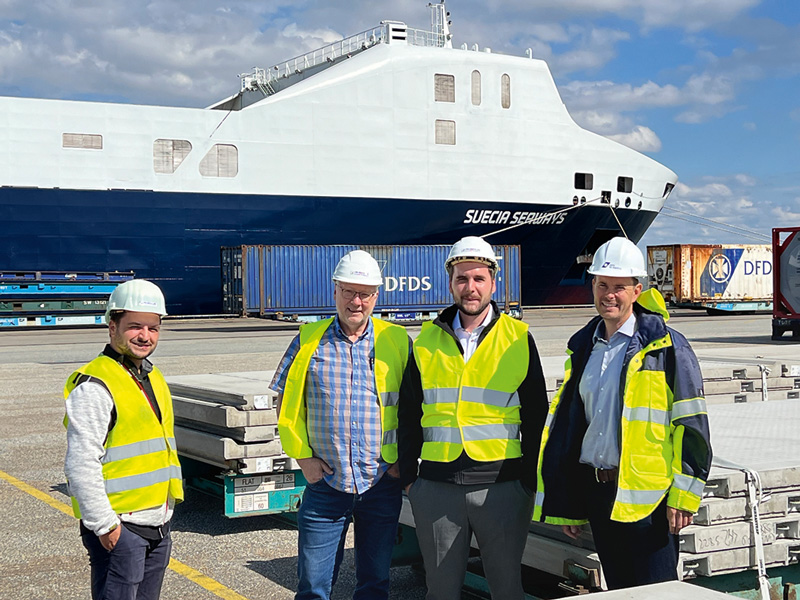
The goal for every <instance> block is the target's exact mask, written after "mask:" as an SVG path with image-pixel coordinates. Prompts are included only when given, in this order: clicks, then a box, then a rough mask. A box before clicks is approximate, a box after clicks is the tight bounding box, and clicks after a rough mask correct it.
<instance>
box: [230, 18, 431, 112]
mask: <svg viewBox="0 0 800 600" xmlns="http://www.w3.org/2000/svg"><path fill="white" fill-rule="evenodd" d="M403 40H405V42H406V43H407V44H409V45H411V46H432V47H436V48H443V47H444V46H445V41H446V36H445V34H443V33H440V32H436V31H425V30H423V29H411V28H409V27H406V25H405V24H404V23H398V22H396V21H385V22H384V23H382V24H381V25H380V26H378V27H373V28H371V29H367V30H365V31H362V32H361V33H357V34H355V35H352V36H350V37H347V38H344V39H341V40H339V41H338V42H333V43H332V44H328V45H327V46H323V47H322V48H318V49H317V50H312V51H311V52H306V53H305V54H301V55H300V56H296V57H294V58H291V59H289V60H287V61H284V62H282V63H278V64H277V65H273V66H271V67H270V68H268V69H260V68H258V67H254V68H253V71H252V72H251V73H243V74H242V75H239V77H240V79H241V80H242V86H241V91H242V92H245V91H247V90H260V91H261V92H262V93H263V94H264V95H265V96H270V95H272V94H274V93H275V92H276V91H277V90H276V89H275V88H276V85H275V84H276V82H278V81H280V80H282V79H286V78H289V77H293V76H295V75H300V74H302V73H303V72H304V71H306V70H307V69H311V68H313V67H316V66H319V65H323V64H333V63H334V62H336V60H337V59H339V58H342V57H348V58H349V57H351V56H353V55H354V54H356V53H358V52H361V51H363V50H366V49H367V48H370V47H372V46H374V45H375V44H381V43H384V44H388V43H397V42H398V41H403Z"/></svg>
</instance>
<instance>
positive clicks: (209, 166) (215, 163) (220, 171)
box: [200, 144, 239, 177]
mask: <svg viewBox="0 0 800 600" xmlns="http://www.w3.org/2000/svg"><path fill="white" fill-rule="evenodd" d="M238 172H239V150H238V149H237V148H236V146H232V145H231V144H215V145H214V147H213V148H211V150H209V151H208V154H206V155H205V156H204V157H203V160H201V161H200V175H203V176H205V177H236V174H237V173H238Z"/></svg>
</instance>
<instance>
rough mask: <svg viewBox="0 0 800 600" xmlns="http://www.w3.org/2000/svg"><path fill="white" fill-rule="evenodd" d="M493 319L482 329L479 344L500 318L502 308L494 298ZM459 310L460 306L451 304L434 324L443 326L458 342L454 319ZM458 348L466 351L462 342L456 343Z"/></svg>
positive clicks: (462, 351) (492, 302)
mask: <svg viewBox="0 0 800 600" xmlns="http://www.w3.org/2000/svg"><path fill="white" fill-rule="evenodd" d="M491 304H492V311H493V313H492V320H491V321H489V323H488V325H486V327H484V328H483V331H481V334H480V336H479V337H478V344H480V343H481V342H482V341H483V338H485V337H486V335H487V334H488V333H489V331H491V329H492V327H494V324H495V323H497V320H498V319H499V318H500V314H501V313H500V309H499V308H498V307H497V303H496V302H495V301H494V300H492V301H491ZM457 312H458V306H456V305H455V304H451V305H450V306H448V307H447V308H445V309H444V310H443V311H442V312H440V313H439V316H438V317H436V319H434V321H433V324H434V325H437V326H439V327H441V328H442V329H443V330H444V331H445V332H447V334H449V335H450V337H452V338H453V339H454V340H455V341H456V342H458V336H456V332H455V331H454V330H453V321H455V318H456V313H457ZM456 345H457V346H458V349H459V350H461V353H462V354H463V353H464V349H463V348H461V344H456Z"/></svg>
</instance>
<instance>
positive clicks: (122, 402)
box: [64, 355, 183, 519]
mask: <svg viewBox="0 0 800 600" xmlns="http://www.w3.org/2000/svg"><path fill="white" fill-rule="evenodd" d="M81 374H84V375H89V376H91V377H96V378H97V379H99V380H101V381H102V382H103V383H104V384H105V385H106V387H107V388H108V390H109V391H110V392H111V397H112V398H113V400H114V406H115V408H116V412H117V420H116V422H115V423H114V426H113V427H112V428H111V430H110V431H109V432H108V437H107V438H106V441H105V444H104V447H105V454H104V455H103V457H102V458H101V462H102V464H103V479H104V480H105V488H106V494H107V495H108V499H109V501H110V502H111V508H113V509H114V512H116V513H117V514H121V513H127V512H135V511H139V510H144V509H147V508H153V507H156V506H160V505H162V504H164V503H165V502H166V501H167V498H168V497H172V498H173V499H174V500H175V502H176V503H177V502H181V501H182V500H183V482H182V476H181V464H180V462H179V461H178V452H177V447H176V445H175V433H174V415H173V412H172V396H171V395H170V393H169V388H168V387H167V382H166V381H165V380H164V376H163V375H162V374H161V372H160V371H159V370H158V369H156V368H155V367H153V370H152V371H151V372H150V376H149V377H150V383H151V384H152V386H153V392H154V393H155V396H156V397H155V401H156V402H157V403H158V407H159V409H160V410H161V422H160V423H159V422H158V418H157V417H156V414H155V411H153V408H152V407H151V406H150V402H149V400H148V399H147V396H146V395H145V393H144V391H143V390H142V389H141V388H140V387H139V384H138V383H137V382H136V381H135V380H134V378H133V376H132V375H131V374H130V373H128V372H127V370H126V369H125V367H123V366H122V365H120V364H119V363H118V362H117V361H116V360H114V359H113V358H110V357H108V356H105V355H100V356H98V357H97V358H95V359H94V360H93V361H92V362H90V363H89V364H87V365H84V366H83V367H81V368H80V369H78V370H77V371H75V372H74V373H73V374H72V375H70V376H69V379H67V383H66V384H65V385H64V398H66V397H67V396H69V394H70V392H71V391H72V390H73V389H74V388H75V386H76V382H77V380H78V378H79V377H80V375H81ZM68 422H69V421H68V418H67V416H65V417H64V426H65V427H66V426H67V424H68ZM72 511H73V513H74V514H75V516H76V517H78V518H79V519H80V517H81V512H80V508H79V507H78V502H77V501H76V500H75V498H74V497H72Z"/></svg>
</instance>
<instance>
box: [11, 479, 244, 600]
mask: <svg viewBox="0 0 800 600" xmlns="http://www.w3.org/2000/svg"><path fill="white" fill-rule="evenodd" d="M0 479H2V480H3V481H7V482H8V483H10V484H11V485H13V486H14V487H15V488H17V489H19V490H22V491H23V492H25V493H26V494H30V495H31V496H33V497H34V498H36V499H37V500H41V501H42V502H44V503H45V504H47V505H48V506H51V507H53V508H55V509H56V510H60V511H61V512H63V513H64V514H65V515H69V516H70V517H71V516H72V507H71V506H70V505H69V504H65V503H63V502H60V501H58V500H56V499H55V498H53V497H52V496H50V495H49V494H45V493H44V492H43V491H41V490H37V489H36V488H35V487H33V486H32V485H28V484H27V483H25V482H24V481H20V480H19V479H17V478H16V477H14V476H13V475H9V474H8V473H6V472H4V471H0ZM169 568H170V569H172V570H173V571H175V572H176V573H177V574H178V575H183V576H184V577H186V579H188V580H189V581H192V582H194V583H196V584H197V585H199V586H200V587H201V588H203V589H205V590H207V591H209V592H211V593H212V594H214V595H215V596H217V597H219V598H223V600H247V598H245V597H244V596H242V595H241V594H237V593H236V592H234V591H233V590H232V589H230V588H227V587H225V586H224V585H222V584H221V583H220V582H219V581H217V580H215V579H211V577H208V576H207V575H203V574H202V573H201V572H200V571H198V570H196V569H193V568H192V567H190V566H188V565H185V564H183V563H182V562H181V561H179V560H175V559H174V558H170V559H169Z"/></svg>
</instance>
